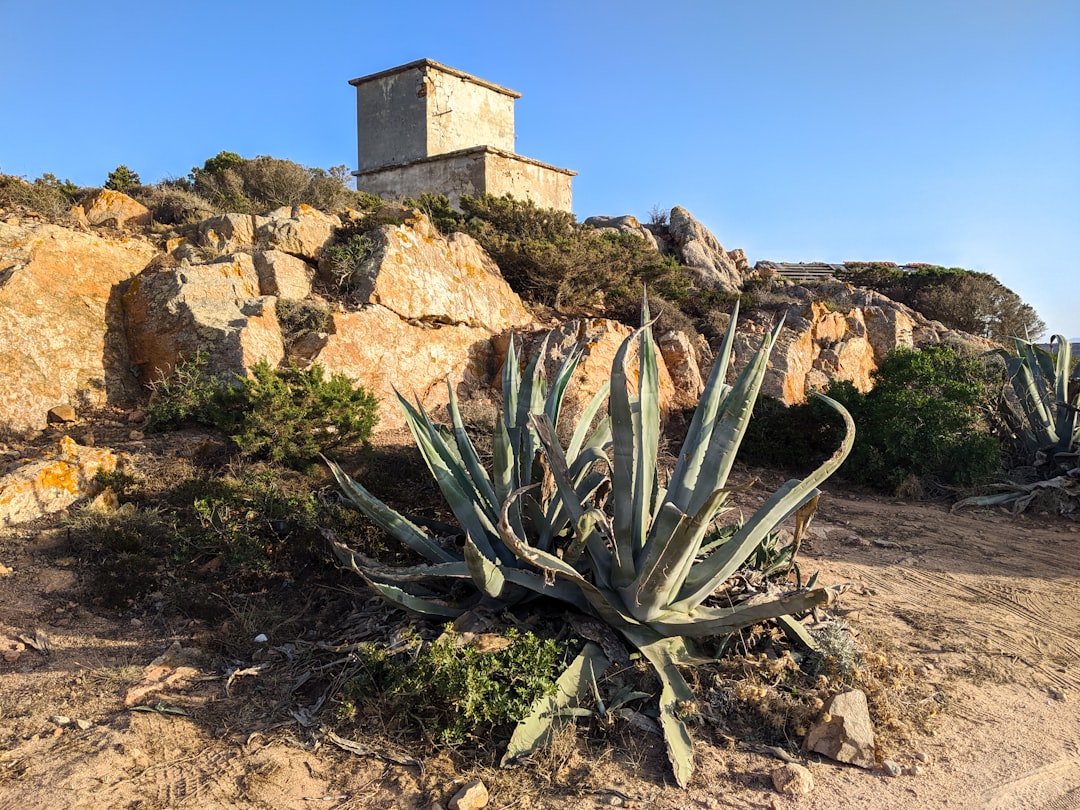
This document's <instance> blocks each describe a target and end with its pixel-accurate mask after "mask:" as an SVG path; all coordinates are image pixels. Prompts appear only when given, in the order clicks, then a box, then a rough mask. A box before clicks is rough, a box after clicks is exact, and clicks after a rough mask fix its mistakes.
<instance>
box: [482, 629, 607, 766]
mask: <svg viewBox="0 0 1080 810" xmlns="http://www.w3.org/2000/svg"><path fill="white" fill-rule="evenodd" d="M609 666H611V662H610V661H609V660H608V658H607V656H605V655H604V653H603V651H602V650H601V649H600V648H599V647H598V646H597V645H595V644H593V643H592V642H588V643H586V644H585V647H584V648H583V649H582V651H581V652H580V653H578V655H577V657H576V658H574V660H573V661H571V662H570V666H568V667H567V668H566V669H565V670H564V671H563V673H562V675H560V676H559V678H558V680H557V681H556V682H555V694H553V695H544V696H543V697H541V698H540V699H539V700H537V701H536V703H534V704H533V708H532V711H531V712H529V716H528V717H526V718H525V719H524V720H522V721H521V722H520V723H518V724H517V727H516V728H515V729H514V734H513V736H512V737H511V738H510V743H509V745H507V747H506V753H505V754H503V758H502V760H501V761H500V762H499V764H500V765H501V766H502V767H506V766H507V765H508V764H510V763H512V762H514V761H516V760H519V759H521V758H522V757H526V756H528V755H530V754H532V753H534V752H535V751H537V750H538V749H540V748H541V747H542V746H544V745H547V743H548V741H549V740H550V739H551V734H552V731H553V727H554V724H555V722H556V721H557V719H558V718H559V717H563V716H566V714H565V713H566V712H567V711H570V710H572V709H573V708H574V707H576V706H577V704H578V702H579V701H580V700H581V699H582V697H584V696H585V695H587V694H588V690H589V686H590V684H592V683H594V682H595V681H596V676H597V675H598V674H601V673H603V671H604V670H605V669H607V668H608V667H609Z"/></svg>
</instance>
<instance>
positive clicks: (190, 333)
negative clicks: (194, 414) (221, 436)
mask: <svg viewBox="0 0 1080 810" xmlns="http://www.w3.org/2000/svg"><path fill="white" fill-rule="evenodd" d="M275 301H276V299H275V298H273V297H271V296H263V295H262V294H261V290H260V286H259V275H258V273H257V271H256V270H255V262H254V260H253V259H252V257H251V256H250V255H248V254H246V253H234V254H230V255H228V256H223V257H222V258H221V259H218V260H217V261H215V262H212V263H210V264H201V265H192V264H187V263H183V264H181V266H180V267H177V268H170V269H164V270H159V269H156V268H154V269H150V270H148V271H147V272H145V273H142V274H141V275H139V276H138V277H137V278H136V279H135V280H134V281H132V283H131V286H130V287H129V289H128V291H127V293H126V294H125V295H124V312H125V321H126V326H127V335H128V340H129V343H130V346H131V360H132V364H133V366H134V367H135V369H137V371H138V374H139V377H140V379H141V380H142V382H144V383H149V382H152V381H154V380H156V379H160V378H161V377H162V376H166V375H168V374H169V373H170V372H171V371H172V370H173V368H174V367H175V366H176V364H177V362H178V361H179V360H180V359H182V358H186V357H192V356H193V355H194V354H195V353H196V352H198V351H200V350H201V351H205V352H206V353H207V354H208V356H209V365H208V367H207V371H208V372H209V373H211V374H213V375H214V376H217V377H219V378H222V379H226V380H232V379H233V377H234V376H235V375H237V374H241V375H242V374H244V373H245V372H246V370H247V369H248V368H250V367H251V366H252V365H254V364H255V363H257V362H258V361H260V360H265V361H266V362H268V363H270V364H271V365H277V364H278V363H279V362H280V361H281V360H282V358H283V357H284V354H285V350H284V346H283V342H282V337H281V328H280V327H279V325H278V322H277V317H276V315H275V312H274V309H275V307H274V305H275Z"/></svg>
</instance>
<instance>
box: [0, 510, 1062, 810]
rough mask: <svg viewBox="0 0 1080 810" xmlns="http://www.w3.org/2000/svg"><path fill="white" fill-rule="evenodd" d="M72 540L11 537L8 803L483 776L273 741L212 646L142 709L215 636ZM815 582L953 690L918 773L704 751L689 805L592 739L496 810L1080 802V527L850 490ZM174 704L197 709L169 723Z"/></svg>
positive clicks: (946, 690)
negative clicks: (138, 608) (593, 748)
mask: <svg viewBox="0 0 1080 810" xmlns="http://www.w3.org/2000/svg"><path fill="white" fill-rule="evenodd" d="M63 544H64V538H63V534H62V532H55V531H40V530H38V531H27V532H13V533H9V534H8V535H5V536H4V537H3V538H0V563H2V564H4V565H6V566H8V567H10V568H11V569H13V571H14V573H12V574H10V575H7V576H2V577H0V645H2V648H3V649H2V652H4V653H5V656H4V658H3V659H0V808H19V810H30V809H31V808H102V807H108V808H112V807H118V808H119V807H139V808H155V807H183V808H212V807H222V806H236V807H267V808H269V807H274V808H316V807H317V808H367V807H372V808H374V807H380V808H384V807H407V808H428V807H431V806H432V802H433V801H434V800H439V801H441V802H442V803H443V805H444V806H445V804H446V802H447V799H448V798H449V797H450V796H451V795H452V794H453V792H454V790H455V782H454V780H455V779H458V780H460V779H464V778H466V777H468V776H471V775H472V773H471V772H470V773H466V772H464V771H457V770H455V768H454V766H453V763H447V762H429V763H426V768H425V769H424V770H423V771H421V769H419V768H417V767H415V766H409V765H398V764H393V763H391V762H388V761H387V760H386V759H385V758H383V757H381V756H380V755H379V754H380V752H372V753H371V754H369V755H363V756H361V755H357V754H354V753H347V752H344V751H341V750H339V749H337V748H333V747H330V746H328V745H323V746H322V747H318V748H315V747H312V740H313V739H314V737H313V735H312V733H311V732H310V730H309V729H306V728H305V727H304V726H303V725H302V724H300V723H297V722H289V723H288V725H286V726H283V727H281V728H277V729H271V728H267V729H263V730H262V731H261V732H256V733H252V731H251V730H252V729H254V728H258V727H259V726H260V722H259V718H258V717H256V716H253V715H252V714H251V710H250V707H251V706H252V705H255V704H257V703H258V701H257V700H256V699H255V698H257V697H258V694H259V690H260V689H261V688H263V686H264V684H263V683H261V682H260V680H259V676H258V675H257V674H256V675H252V676H249V677H246V678H235V679H234V681H233V683H232V684H231V685H230V684H229V683H228V679H227V678H226V677H225V670H224V669H223V663H222V660H221V656H220V655H210V654H208V653H205V652H202V653H200V652H199V651H184V650H181V652H180V653H177V654H175V655H174V656H173V658H172V659H169V660H167V661H166V662H165V665H164V666H165V670H166V671H165V673H164V675H162V677H164V676H166V675H168V674H176V673H177V672H180V674H181V675H182V676H184V677H179V678H178V679H177V680H176V682H175V683H174V684H172V685H170V686H168V687H167V688H165V689H163V690H161V691H159V692H155V693H153V694H154V695H159V696H160V700H161V708H162V710H163V711H162V712H161V713H157V712H137V711H131V710H130V709H129V708H128V707H125V706H124V703H123V697H124V695H125V694H129V693H130V692H129V690H131V689H132V687H133V686H136V685H138V684H139V683H140V681H141V680H142V679H145V678H146V677H147V676H148V675H153V672H151V671H148V670H147V665H148V664H150V663H151V662H152V661H153V660H154V659H155V658H156V657H157V656H159V655H161V654H162V653H163V652H164V651H165V650H166V649H167V648H169V646H170V645H171V644H172V643H173V642H179V644H180V646H181V647H182V648H189V647H190V646H192V645H193V644H195V642H196V640H197V639H198V638H200V636H201V635H202V634H204V631H205V628H199V627H198V626H197V624H191V623H185V622H172V623H170V622H161V623H151V624H152V625H153V626H150V625H149V624H147V625H134V624H132V623H131V622H130V621H120V620H113V619H109V618H105V617H102V616H100V615H98V614H95V613H94V612H93V611H91V610H89V609H87V608H85V607H84V606H82V605H80V604H79V603H78V600H77V597H76V596H75V594H76V590H75V586H76V582H77V576H76V572H75V571H73V570H72V568H71V566H70V560H67V559H65V557H64V548H63ZM803 568H804V570H807V571H812V570H818V569H819V570H820V571H821V577H822V580H823V581H825V582H829V583H839V582H849V583H851V584H852V587H851V588H850V589H849V590H848V591H847V592H846V593H845V594H843V595H842V597H841V599H840V603H839V605H838V610H839V611H840V613H841V614H842V615H843V616H844V618H845V619H846V621H848V622H849V624H850V625H851V627H852V628H853V629H854V630H855V631H856V632H857V633H859V634H860V636H861V637H862V638H864V639H865V640H870V639H889V640H891V643H892V644H893V645H894V647H895V648H896V651H897V653H898V655H899V656H900V657H901V658H903V659H904V660H906V661H907V663H908V664H909V665H910V666H911V667H912V668H913V669H914V670H915V672H916V673H917V677H919V678H920V679H923V680H924V681H925V682H926V684H927V685H929V686H931V687H933V691H934V692H935V693H936V694H937V695H939V696H940V699H941V710H940V713H939V714H938V716H937V717H936V718H935V719H934V720H933V722H932V724H931V727H932V730H933V734H932V735H927V736H915V737H913V738H912V739H910V740H909V741H904V742H900V743H898V744H895V746H894V747H893V748H891V749H890V750H888V751H887V752H886V753H887V755H888V756H890V757H891V758H892V759H894V760H896V761H897V762H898V763H900V764H901V765H904V766H908V767H914V766H917V767H918V769H919V771H920V772H919V773H918V774H916V775H909V776H900V777H895V778H890V777H888V776H885V775H884V774H883V773H880V772H867V771H861V770H858V769H855V768H849V767H844V766H838V765H835V764H831V763H829V762H828V761H826V760H823V759H819V758H817V757H811V758H810V759H809V762H808V764H809V767H810V770H811V772H812V774H813V776H814V779H815V782H816V786H815V788H814V790H813V792H812V793H811V794H810V795H809V796H806V797H803V798H801V799H790V798H786V797H782V796H780V795H779V794H777V793H776V792H775V791H774V790H773V789H772V787H771V782H770V780H769V774H770V772H771V771H772V770H773V769H774V768H776V767H777V766H778V765H779V764H780V763H779V761H778V760H776V759H773V758H771V757H768V756H764V755H761V754H758V753H753V752H751V751H748V750H745V749H744V748H742V747H740V746H735V747H731V746H718V745H710V744H708V742H705V741H703V742H699V744H698V771H697V774H696V775H695V778H694V781H693V783H692V785H691V787H690V789H689V790H687V791H681V790H678V789H676V788H674V787H670V786H668V785H666V784H665V782H664V774H665V773H666V768H665V766H664V762H663V756H662V753H661V752H660V751H659V746H658V745H654V746H652V750H645V751H637V752H636V753H633V754H632V755H631V753H630V752H620V751H618V750H614V751H609V752H607V753H606V754H605V755H603V756H601V757H600V758H599V759H596V760H595V761H594V760H591V759H589V758H588V757H585V756H583V755H582V753H581V751H580V749H578V750H577V751H576V752H575V750H574V749H573V746H572V744H571V747H570V749H568V752H566V753H565V759H564V761H562V762H561V763H558V764H557V765H558V767H555V766H553V770H558V768H562V769H563V771H564V772H565V773H567V774H569V776H568V777H567V779H566V780H564V782H563V785H562V787H560V788H559V789H558V790H552V791H551V792H549V793H547V794H544V793H543V792H537V791H536V789H535V786H533V787H529V788H528V789H526V788H525V787H524V786H523V785H521V784H519V783H516V782H515V778H516V777H515V776H514V772H512V771H510V772H505V771H504V772H490V771H489V772H485V773H483V774H482V775H484V776H485V778H486V779H487V780H488V782H489V784H490V785H491V787H492V792H493V797H492V802H491V804H490V805H489V806H490V807H499V808H502V807H552V808H578V807H611V806H626V807H630V806H636V807H639V808H641V807H649V808H654V809H655V810H667V808H672V809H673V808H719V807H736V808H773V807H779V808H787V807H798V808H807V809H810V808H822V810H824V808H830V809H831V808H838V807H862V808H870V809H871V810H884V808H901V809H910V810H916V808H917V809H918V810H923V809H924V808H936V807H948V808H1040V809H1042V810H1066V808H1080V632H1078V630H1077V628H1078V626H1080V526H1078V525H1077V524H1074V523H1070V522H1068V521H1065V520H1061V519H1056V518H1049V517H1038V516H1036V517H1021V518H1014V517H1011V516H1006V515H1004V514H1000V513H995V512H970V513H962V514H959V515H951V514H949V513H948V511H947V510H946V509H945V508H944V507H942V506H939V505H935V504H925V503H916V504H905V503H902V502H898V501H894V500H886V499H876V498H872V497H862V496H860V497H858V498H854V497H848V496H847V495H845V494H844V492H843V491H841V490H835V491H833V492H830V493H827V497H825V498H823V499H822V506H821V511H820V512H819V515H818V519H817V520H816V522H815V524H814V526H813V529H812V536H811V539H810V540H809V541H808V543H807V545H806V546H805V547H804V551H803ZM0 570H3V569H0ZM38 631H40V632H41V634H42V636H43V637H44V638H45V639H47V644H48V646H49V649H48V651H47V652H46V651H39V650H36V649H34V646H35V644H34V643H29V642H28V641H27V640H26V639H29V640H30V642H35V643H39V644H40V645H41V646H43V645H44V643H43V642H40V641H39V639H38V637H37V635H36V633H37V632H38ZM20 639H23V640H20ZM174 652H175V651H174ZM226 663H227V662H226ZM183 666H187V667H190V669H189V670H182V671H181V670H180V669H179V668H180V667H183ZM233 666H234V667H241V668H243V667H252V666H257V664H256V663H255V662H254V661H251V660H236V661H234V662H233ZM159 674H161V673H159ZM230 687H231V688H230ZM143 702H144V703H146V702H150V703H152V702H153V701H152V700H148V701H143ZM175 705H182V706H183V707H184V710H185V711H188V716H184V715H178V714H171V713H169V711H168V710H169V709H170V707H172V706H175ZM50 718H51V719H50ZM65 718H66V719H67V720H69V721H70V722H66V723H65V722H63V721H64V720H65ZM300 719H304V718H300ZM80 721H81V722H80ZM80 726H83V727H80ZM553 756H554V755H553ZM440 759H441V758H440ZM567 784H571V785H573V787H574V789H575V790H574V792H572V793H570V792H568V791H567V789H566V785H567Z"/></svg>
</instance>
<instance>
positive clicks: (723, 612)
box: [648, 588, 832, 638]
mask: <svg viewBox="0 0 1080 810" xmlns="http://www.w3.org/2000/svg"><path fill="white" fill-rule="evenodd" d="M831 597H832V592H831V591H830V590H829V589H828V588H816V589H814V590H812V591H804V592H802V593H796V594H791V595H789V596H784V597H780V598H779V599H763V600H761V601H757V600H755V601H753V602H744V603H743V604H741V605H736V606H735V607H728V608H717V607H698V608H696V609H695V610H694V611H692V612H691V613H689V614H687V613H682V612H681V611H679V610H675V609H673V610H671V611H669V612H667V613H665V614H663V615H662V616H661V617H660V618H659V619H657V620H656V621H651V622H649V623H648V624H649V627H651V628H653V629H654V630H656V631H657V632H658V633H660V634H661V635H664V636H685V637H687V638H704V637H706V636H724V635H728V634H730V633H734V632H736V631H738V630H741V629H742V628H744V627H748V626H750V625H751V624H755V623H756V622H760V621H762V620H763V619H775V618H777V617H778V616H786V615H788V614H790V613H799V612H801V611H804V610H811V609H812V608H815V607H821V606H822V605H826V604H828V603H829V599H830V598H831Z"/></svg>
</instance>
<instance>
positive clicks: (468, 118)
mask: <svg viewBox="0 0 1080 810" xmlns="http://www.w3.org/2000/svg"><path fill="white" fill-rule="evenodd" d="M349 84H351V85H353V86H354V87H355V88H356V131H357V138H356V141H357V171H355V172H353V175H354V176H355V177H356V187H357V188H358V189H359V190H360V191H366V192H369V193H371V194H377V195H379V196H380V197H383V198H384V199H391V200H400V199H404V198H405V197H416V196H419V195H420V194H422V193H424V192H434V193H438V194H445V195H446V196H447V197H449V198H450V201H451V203H453V204H454V205H455V206H456V205H457V204H458V200H459V199H460V197H461V195H462V194H469V195H472V196H476V195H479V194H484V193H487V194H494V195H496V196H502V195H504V194H510V195H512V196H513V197H515V198H517V199H524V200H532V201H533V202H535V203H536V204H537V205H538V206H540V207H542V208H555V209H558V210H561V211H569V210H571V203H572V196H571V188H570V184H571V179H572V178H573V177H574V176H575V175H576V174H577V172H572V171H570V170H569V169H560V168H558V167H556V166H550V165H548V164H546V163H541V162H540V161H538V160H533V159H531V158H527V157H522V156H521V155H518V154H515V153H514V102H515V101H516V100H517V99H519V98H520V97H521V94H520V93H516V92H514V91H513V90H509V89H507V88H505V87H500V86H499V85H497V84H492V83H491V82H487V81H484V80H483V79H478V78H477V77H476V76H471V75H469V74H468V73H463V72H462V71H460V70H455V69H454V68H451V67H447V66H446V65H440V64H439V63H438V62H433V61H432V60H430V59H420V60H418V61H416V62H409V63H408V64H406V65H401V66H400V67H396V68H390V69H389V70H384V71H381V72H379V73H373V74H371V75H370V76H362V77H361V78H359V79H353V80H352V81H350V82H349Z"/></svg>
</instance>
